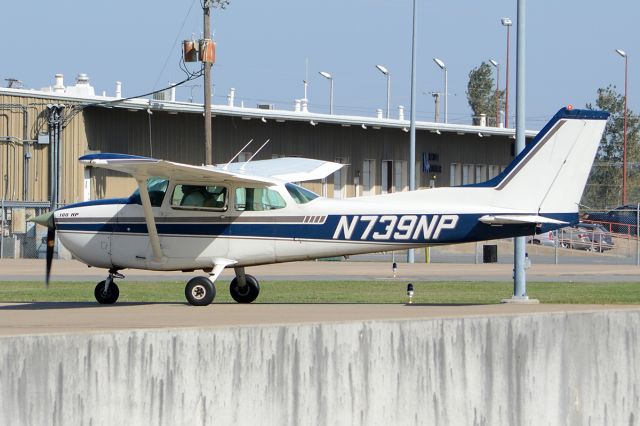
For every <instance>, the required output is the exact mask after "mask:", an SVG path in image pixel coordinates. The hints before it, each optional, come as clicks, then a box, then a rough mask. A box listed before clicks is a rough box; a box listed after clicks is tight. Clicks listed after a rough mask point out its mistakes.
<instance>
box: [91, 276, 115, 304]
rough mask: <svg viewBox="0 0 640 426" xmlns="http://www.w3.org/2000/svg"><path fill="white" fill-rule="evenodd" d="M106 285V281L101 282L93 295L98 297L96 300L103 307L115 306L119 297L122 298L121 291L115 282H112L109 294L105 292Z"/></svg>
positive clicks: (108, 290)
mask: <svg viewBox="0 0 640 426" xmlns="http://www.w3.org/2000/svg"><path fill="white" fill-rule="evenodd" d="M104 283H105V281H100V282H99V283H98V285H96V289H95V290H94V292H93V295H94V296H95V297H96V300H97V301H98V303H100V304H101V305H113V304H114V303H116V300H118V296H120V289H119V288H118V286H117V285H116V283H115V282H113V281H112V282H111V284H109V288H108V289H107V292H106V293H105V292H104Z"/></svg>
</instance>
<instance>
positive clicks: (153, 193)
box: [129, 177, 169, 207]
mask: <svg viewBox="0 0 640 426" xmlns="http://www.w3.org/2000/svg"><path fill="white" fill-rule="evenodd" d="M168 186H169V180H168V179H164V178H157V177H156V178H149V179H147V191H149V199H150V200H151V206H152V207H160V206H161V205H162V200H163V199H164V196H165V194H166V192H167V187H168ZM129 203H130V204H140V205H142V201H141V200H140V188H138V189H136V190H135V191H134V192H133V194H131V196H130V197H129Z"/></svg>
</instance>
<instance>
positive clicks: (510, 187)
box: [34, 108, 608, 306]
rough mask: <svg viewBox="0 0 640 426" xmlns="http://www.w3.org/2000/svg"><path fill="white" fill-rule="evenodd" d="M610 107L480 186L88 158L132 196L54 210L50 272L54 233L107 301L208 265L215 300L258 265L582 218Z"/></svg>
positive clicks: (575, 113)
mask: <svg viewBox="0 0 640 426" xmlns="http://www.w3.org/2000/svg"><path fill="white" fill-rule="evenodd" d="M607 118H608V113H606V112H600V111H587V110H572V109H570V108H563V109H561V110H560V111H559V112H558V113H557V114H556V115H555V116H554V117H553V118H552V119H551V121H550V122H549V123H548V124H547V125H546V126H545V127H544V128H543V129H542V130H541V131H540V132H539V133H538V135H537V136H536V137H535V138H534V139H533V140H532V141H531V142H530V143H529V144H528V145H527V146H526V148H525V149H524V150H523V151H522V152H521V153H520V154H519V155H518V156H517V157H516V158H515V159H514V160H513V161H512V162H511V164H510V165H509V166H508V167H507V168H506V169H505V170H504V171H503V172H502V173H500V174H499V175H498V176H496V177H495V178H493V179H491V180H489V181H487V182H484V183H477V184H472V185H463V186H460V187H450V188H433V189H424V190H417V191H410V192H399V193H393V194H384V195H376V196H367V197H358V198H351V199H326V198H323V197H319V196H318V195H316V194H314V193H312V192H311V191H309V190H307V189H305V188H303V187H301V186H298V185H296V184H294V183H291V182H304V181H309V180H318V179H322V178H324V177H326V176H328V175H330V174H332V173H334V172H335V171H336V170H338V169H339V168H340V167H342V166H343V165H342V164H337V163H331V162H326V161H319V160H311V159H302V158H278V159H272V160H260V161H253V162H250V161H249V162H240V163H231V162H230V163H228V164H226V165H217V166H201V167H199V166H192V165H186V164H179V163H174V162H169V161H163V160H158V159H154V158H146V157H139V156H133V155H124V154H92V155H85V156H83V157H81V158H80V161H81V162H82V163H84V164H86V165H88V166H93V167H102V168H105V169H109V170H116V171H119V172H124V173H127V174H130V175H131V176H132V177H133V178H135V179H136V181H137V183H138V190H137V191H136V192H135V193H134V194H133V195H131V196H130V197H129V198H120V199H105V200H96V201H89V202H83V203H77V204H73V205H69V206H66V207H62V208H59V209H58V210H56V211H55V212H53V213H48V214H47V215H42V216H39V217H38V218H36V219H35V220H34V221H36V222H39V223H43V224H47V225H48V227H49V233H48V237H47V238H48V251H47V273H46V281H47V284H48V282H49V276H50V269H51V261H52V257H53V246H54V244H53V242H54V238H55V233H56V231H57V234H58V235H59V238H60V241H61V242H62V243H63V244H64V246H65V247H66V248H67V249H69V251H71V253H72V254H73V255H74V256H75V257H76V258H77V259H79V260H81V261H82V262H84V263H86V264H88V265H90V266H95V267H99V268H105V269H107V270H108V271H109V273H108V277H107V278H106V279H105V280H104V281H101V282H100V283H98V285H97V286H96V288H95V297H96V299H97V301H98V302H99V303H106V304H110V303H115V302H116V300H117V299H118V295H119V290H118V286H117V285H116V283H115V282H114V279H115V278H123V276H122V275H121V274H120V273H119V271H121V270H123V269H126V268H136V269H150V270H160V271H173V270H181V271H193V270H197V269H201V270H203V271H204V272H206V273H208V276H206V277H205V276H198V277H195V278H192V279H191V280H190V281H189V282H188V283H187V285H186V288H185V296H186V298H187V300H188V302H189V303H190V304H192V305H201V306H202V305H208V304H210V303H211V302H212V301H213V299H214V297H215V294H216V291H215V286H214V283H215V281H216V279H217V278H218V276H219V275H220V273H221V272H222V270H223V269H224V268H227V267H233V268H234V271H235V275H236V276H235V278H234V279H233V280H232V281H231V285H230V288H229V290H230V292H231V296H232V297H233V299H235V300H236V301H237V302H239V303H251V302H253V301H254V300H255V299H256V298H257V297H258V293H259V292H260V286H259V284H258V281H257V280H256V278H254V277H253V276H251V275H249V274H246V273H245V268H246V267H249V266H254V265H260V264H268V263H276V262H289V261H297V260H307V259H316V258H322V257H331V256H342V255H351V254H359V253H372V252H379V251H386V250H400V249H408V248H413V247H424V246H432V245H442V244H454V243H463V242H470V241H482V240H488V239H495V238H505V237H514V236H524V235H531V234H533V233H534V232H536V231H538V232H540V231H547V230H551V229H556V228H559V227H561V226H566V225H568V224H573V223H576V222H577V221H578V203H579V201H580V198H581V196H582V192H583V190H584V187H585V184H586V181H587V177H588V176H589V172H590V170H591V165H592V163H593V159H594V157H595V154H596V151H597V149H598V145H599V142H600V139H601V137H602V133H603V130H604V127H605V124H606V121H607Z"/></svg>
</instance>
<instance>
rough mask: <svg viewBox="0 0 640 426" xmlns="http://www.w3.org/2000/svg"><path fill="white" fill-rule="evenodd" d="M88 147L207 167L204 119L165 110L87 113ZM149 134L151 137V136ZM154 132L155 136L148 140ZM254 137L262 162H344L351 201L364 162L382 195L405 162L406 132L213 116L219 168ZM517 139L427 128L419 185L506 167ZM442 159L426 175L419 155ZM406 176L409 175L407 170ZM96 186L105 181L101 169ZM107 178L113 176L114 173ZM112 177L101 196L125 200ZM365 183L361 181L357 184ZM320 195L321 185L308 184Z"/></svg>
mask: <svg viewBox="0 0 640 426" xmlns="http://www.w3.org/2000/svg"><path fill="white" fill-rule="evenodd" d="M84 114H85V122H86V129H87V139H88V141H89V145H88V148H89V150H92V151H100V152H122V153H129V154H136V155H151V154H153V156H155V157H158V158H163V159H168V160H172V161H178V162H183V163H189V164H202V161H203V157H204V144H203V125H202V117H201V116H200V115H199V114H188V113H181V114H169V113H167V112H163V111H153V114H151V115H150V114H148V113H147V112H145V111H128V110H123V109H104V108H89V109H87V110H85V112H84ZM149 129H151V132H150V131H149ZM149 135H151V139H150V138H149ZM250 139H254V142H253V143H252V145H251V146H250V147H249V148H247V151H249V152H255V150H256V149H258V148H259V147H260V145H262V143H263V142H264V141H265V140H267V139H271V141H270V143H269V144H268V145H267V146H266V147H265V148H264V149H263V150H262V151H260V153H259V154H258V155H257V156H256V158H255V159H256V160H258V159H267V158H272V156H274V155H277V156H301V157H309V158H317V159H322V160H329V161H336V159H338V158H340V159H342V160H343V162H345V163H347V164H348V166H347V167H346V170H347V177H346V183H347V191H346V195H347V196H354V195H355V189H354V186H353V183H354V178H355V177H356V176H361V174H362V168H363V161H364V160H365V159H374V160H375V168H376V173H375V177H376V179H375V181H376V184H375V185H376V189H375V193H379V192H380V183H381V171H380V169H381V167H382V164H381V161H382V160H402V161H407V160H408V150H409V133H407V132H404V131H402V130H401V129H389V128H380V129H374V128H371V127H369V128H367V129H363V128H361V127H359V126H349V127H343V126H341V125H339V124H324V123H319V124H318V125H316V126H312V125H310V124H309V123H308V122H300V121H285V122H277V121H274V120H268V121H267V122H266V123H263V122H262V121H261V120H257V119H251V120H245V119H242V118H239V117H230V116H221V115H217V116H216V117H214V118H213V152H214V161H215V162H216V163H224V162H226V161H228V160H229V159H231V158H232V157H233V156H234V155H235V154H236V153H237V152H238V151H239V150H240V149H241V148H242V147H243V146H244V145H245V144H246V143H247V142H248V141H249V140H250ZM511 144H512V140H511V139H509V138H507V137H498V136H491V137H486V136H485V137H482V138H480V137H479V136H476V135H469V134H464V135H459V134H457V133H446V132H442V134H440V135H438V134H436V133H431V132H429V131H418V132H417V134H416V162H417V167H416V170H417V175H418V176H417V179H416V184H417V186H422V187H425V186H428V185H429V181H430V180H431V179H432V178H433V176H436V179H435V180H436V182H435V183H436V185H437V186H448V185H449V182H450V176H449V173H450V164H451V163H458V164H482V165H500V166H504V165H506V164H508V163H509V162H510V161H511V159H512V156H511ZM423 152H424V153H435V154H438V157H439V160H438V161H431V162H430V163H431V165H439V166H440V167H441V169H442V171H441V172H436V173H433V172H432V173H428V174H426V173H423V172H422V171H421V161H422V154H423ZM405 175H406V171H405ZM96 176H99V179H98V183H97V187H98V188H102V186H103V185H102V184H100V183H99V181H101V180H103V179H105V177H104V176H105V174H104V172H103V173H102V174H97V173H96ZM109 176H113V177H116V174H113V173H110V174H109ZM109 179H112V180H108V182H109V184H108V185H107V188H105V189H104V191H98V192H97V195H98V196H121V195H125V194H127V193H129V192H130V191H131V190H132V189H133V188H134V186H135V185H134V183H133V182H132V180H131V179H129V181H130V182H129V184H128V185H127V184H126V183H125V182H124V181H123V180H122V179H113V178H111V177H110V178H109ZM327 182H328V191H327V193H328V194H327V195H329V196H332V195H333V179H332V178H331V177H329V178H328V179H327ZM360 184H362V182H361V183H360ZM309 186H310V188H311V189H313V190H314V191H316V192H318V193H321V192H322V188H321V185H320V184H318V183H316V184H312V185H309Z"/></svg>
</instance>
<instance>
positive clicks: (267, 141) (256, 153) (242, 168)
mask: <svg viewBox="0 0 640 426" xmlns="http://www.w3.org/2000/svg"><path fill="white" fill-rule="evenodd" d="M270 140H271V139H267V140H266V141H264V143H263V144H262V146H261V147H260V148H258V150H257V151H256V152H254V153H253V155H252V156H251V157H250V158H249V159H248V160H247V161H245V162H244V164H243V165H242V166H241V167H240V170H244V166H246V165H247V163H248V162H249V161H251V160H253V157H255V156H256V155H258V153H259V152H260V150H261V149H262V148H264V147H265V145H266V144H268V143H269V141H270Z"/></svg>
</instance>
